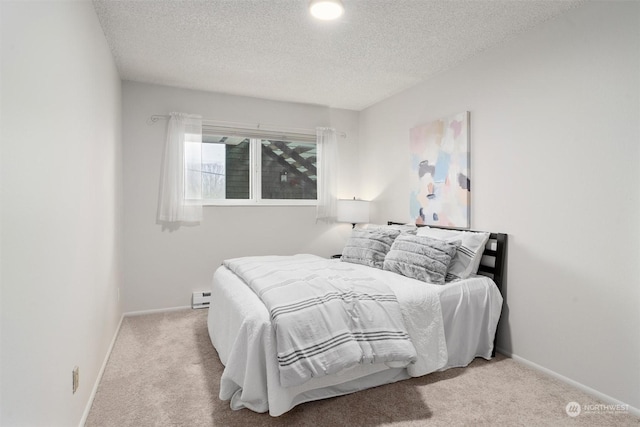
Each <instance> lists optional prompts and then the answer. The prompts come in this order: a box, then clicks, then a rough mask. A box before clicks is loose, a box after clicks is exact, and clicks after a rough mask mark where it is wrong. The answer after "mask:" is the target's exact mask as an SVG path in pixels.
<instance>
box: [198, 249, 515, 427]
mask: <svg viewBox="0 0 640 427" xmlns="http://www.w3.org/2000/svg"><path fill="white" fill-rule="evenodd" d="M309 257H313V256H311V255H309ZM334 262H339V261H337V260H336V261H334ZM354 267H355V268H357V269H360V270H362V272H366V273H367V274H371V275H372V276H373V277H376V278H378V279H380V280H384V281H385V283H386V284H387V285H388V286H389V287H390V288H391V290H392V291H393V292H394V293H395V294H396V296H397V299H398V302H399V303H400V307H401V312H402V316H403V319H404V322H405V326H406V329H407V331H408V333H409V335H410V337H411V340H412V341H413V344H414V346H415V348H416V350H417V354H418V359H417V361H416V363H414V364H412V365H410V366H408V367H407V368H406V369H404V368H393V369H391V368H389V367H387V366H386V365H384V364H382V363H380V364H374V365H357V366H356V367H354V368H352V369H349V370H347V371H345V372H341V373H340V374H338V375H328V376H324V377H320V378H313V379H311V380H310V381H308V382H306V383H304V384H301V385H298V386H293V387H282V386H281V384H280V380H279V369H278V362H277V358H276V343H275V335H274V331H273V328H272V325H271V321H270V318H269V313H268V311H267V309H266V307H265V306H264V304H263V303H262V302H261V301H260V299H259V298H258V297H257V296H256V295H255V293H254V292H253V291H252V290H251V289H250V288H249V287H248V286H246V285H244V284H243V283H242V282H241V281H240V279H239V278H238V277H237V276H236V275H235V274H234V273H232V272H231V271H230V270H228V269H227V268H225V267H220V268H219V269H218V270H217V271H216V273H215V275H214V280H213V287H212V302H211V306H210V308H209V321H208V326H209V334H210V337H211V341H212V343H213V345H214V346H215V348H216V349H217V351H218V354H219V356H220V360H221V361H222V363H223V364H224V365H225V370H224V373H223V375H222V378H221V384H220V398H221V399H223V400H231V407H232V408H234V409H240V408H243V407H246V408H249V409H251V410H254V411H256V412H266V411H269V413H270V414H271V415H273V416H277V415H281V414H283V413H285V412H287V411H288V410H290V409H291V408H293V407H294V406H296V405H298V404H300V403H302V402H306V401H311V400H317V399H322V398H326V397H330V396H337V395H341V394H346V393H350V392H353V391H357V390H361V389H365V388H368V387H372V386H376V385H380V384H384V383H389V382H393V381H398V380H401V379H405V378H408V377H409V376H421V375H425V374H427V373H430V372H433V371H437V370H440V369H444V368H447V367H451V366H464V365H466V364H468V363H469V362H471V360H472V359H473V358H474V357H476V356H482V357H485V358H489V357H490V355H491V349H492V343H493V335H494V333H495V328H496V324H497V321H498V318H499V315H500V308H501V304H502V298H501V296H500V294H499V292H498V291H497V289H496V288H495V284H493V282H491V280H489V279H487V278H474V279H469V280H468V281H463V282H458V283H457V284H452V285H445V286H435V285H428V284H425V283H422V282H418V281H416V280H413V279H408V278H406V277H403V276H400V275H397V274H395V273H390V272H387V271H382V270H377V269H372V268H370V267H366V266H359V265H354ZM434 295H436V296H437V297H436V298H433V296H434ZM441 301H445V302H446V306H445V310H444V312H443V311H442V310H441V303H440V302H441ZM467 305H470V306H471V310H466V309H465V307H466V306H467ZM443 318H444V319H445V320H444V321H443ZM447 319H448V320H447ZM447 321H448V322H449V323H450V325H447V324H446V323H445V322H447ZM445 331H446V332H447V334H448V335H447V337H446V338H445ZM448 349H449V351H448ZM451 350H453V352H452V351H451ZM450 353H451V354H450Z"/></svg>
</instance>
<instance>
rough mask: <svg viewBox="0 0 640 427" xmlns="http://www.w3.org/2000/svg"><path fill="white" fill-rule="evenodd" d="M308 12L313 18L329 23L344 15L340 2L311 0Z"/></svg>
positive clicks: (334, 0) (338, 0)
mask: <svg viewBox="0 0 640 427" xmlns="http://www.w3.org/2000/svg"><path fill="white" fill-rule="evenodd" d="M309 11H311V14H312V15H313V16H314V17H316V18H318V19H322V20H324V21H329V20H331V19H336V18H338V17H340V15H342V14H343V13H344V5H343V4H342V1H341V0H311V3H310V4H309Z"/></svg>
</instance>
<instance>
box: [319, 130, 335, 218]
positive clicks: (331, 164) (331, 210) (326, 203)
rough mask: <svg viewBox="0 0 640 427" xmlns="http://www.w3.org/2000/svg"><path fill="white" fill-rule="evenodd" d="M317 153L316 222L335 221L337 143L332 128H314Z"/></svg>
mask: <svg viewBox="0 0 640 427" xmlns="http://www.w3.org/2000/svg"><path fill="white" fill-rule="evenodd" d="M316 136H317V143H318V146H317V153H318V168H317V170H318V207H317V211H316V222H317V221H322V222H326V223H332V222H335V221H336V215H337V205H338V142H337V138H336V131H335V129H332V128H316Z"/></svg>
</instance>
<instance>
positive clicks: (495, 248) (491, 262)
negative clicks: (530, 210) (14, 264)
mask: <svg viewBox="0 0 640 427" xmlns="http://www.w3.org/2000/svg"><path fill="white" fill-rule="evenodd" d="M387 224H388V225H405V224H406V223H405V222H393V221H388V222H387ZM416 226H418V227H424V226H425V225H423V224H416ZM429 227H431V228H442V229H445V230H457V231H479V230H468V229H466V228H454V227H438V226H433V225H429ZM506 256H507V235H506V234H504V233H491V234H490V235H489V241H488V242H487V245H486V246H485V248H484V252H483V253H482V260H481V261H480V267H479V268H478V274H482V275H483V276H487V277H490V278H491V279H493V281H494V282H495V284H496V286H497V287H498V290H499V291H500V293H501V294H502V296H503V298H504V293H503V292H502V287H503V285H504V283H505V282H506V275H505V267H506V264H505V259H506ZM497 333H498V332H497V329H496V335H497ZM491 355H492V356H495V355H496V340H495V338H494V340H493V352H492V354H491Z"/></svg>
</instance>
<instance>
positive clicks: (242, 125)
mask: <svg viewBox="0 0 640 427" xmlns="http://www.w3.org/2000/svg"><path fill="white" fill-rule="evenodd" d="M169 117H171V116H169V115H168V114H154V115H152V116H151V117H149V124H150V125H152V124H154V123H155V122H157V121H158V120H167V119H169ZM202 123H203V124H207V125H210V126H216V125H222V126H223V125H225V124H226V125H237V126H240V128H245V129H247V130H255V129H262V128H261V126H265V127H267V128H274V129H264V130H270V131H271V132H273V131H274V130H275V131H281V132H286V131H287V130H291V131H294V130H298V131H302V132H304V133H307V134H309V135H315V134H316V130H315V129H306V128H295V127H284V128H281V127H279V126H277V125H270V124H265V123H257V124H253V125H252V124H251V123H242V122H228V121H224V120H207V119H202ZM302 132H301V133H302ZM336 135H338V136H339V137H341V138H346V137H347V134H346V133H345V132H337V131H336Z"/></svg>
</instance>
